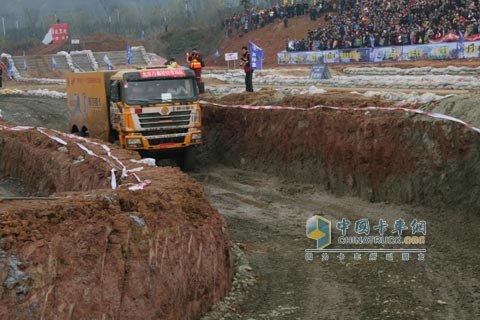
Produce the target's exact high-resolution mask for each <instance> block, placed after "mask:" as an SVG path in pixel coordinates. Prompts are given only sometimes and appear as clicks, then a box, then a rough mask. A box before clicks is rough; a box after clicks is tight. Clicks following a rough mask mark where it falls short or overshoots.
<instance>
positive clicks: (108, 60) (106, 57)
mask: <svg viewBox="0 0 480 320" xmlns="http://www.w3.org/2000/svg"><path fill="white" fill-rule="evenodd" d="M103 61H104V62H105V63H106V64H107V68H108V70H113V65H112V63H111V62H110V59H108V56H107V55H104V56H103Z"/></svg>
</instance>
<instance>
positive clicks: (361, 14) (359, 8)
mask: <svg viewBox="0 0 480 320" xmlns="http://www.w3.org/2000/svg"><path fill="white" fill-rule="evenodd" d="M310 10H315V12H316V14H315V16H317V17H318V14H317V13H320V12H323V13H324V16H323V19H325V21H327V22H328V23H327V25H326V26H325V27H321V28H318V29H316V30H311V31H309V32H308V35H306V37H305V38H304V39H301V40H295V41H289V43H288V44H287V51H315V50H332V49H348V48H361V47H378V46H395V45H412V44H425V43H429V42H430V41H432V40H438V39H441V38H442V37H443V36H444V35H445V34H446V33H448V32H453V33H455V34H461V35H462V36H463V37H467V36H470V35H474V34H478V33H480V26H479V19H480V4H479V0H324V1H318V4H317V6H316V7H311V8H310Z"/></svg>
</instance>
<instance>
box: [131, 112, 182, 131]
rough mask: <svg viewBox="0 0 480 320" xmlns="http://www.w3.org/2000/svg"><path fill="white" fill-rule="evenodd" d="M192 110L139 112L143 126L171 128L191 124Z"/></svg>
mask: <svg viewBox="0 0 480 320" xmlns="http://www.w3.org/2000/svg"><path fill="white" fill-rule="evenodd" d="M190 115H191V111H190V110H187V111H172V112H170V114H167V115H161V114H160V113H159V112H153V113H141V114H138V120H139V122H140V127H142V128H145V129H147V128H169V127H182V126H188V125H189V124H190Z"/></svg>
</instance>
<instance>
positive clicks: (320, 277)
mask: <svg viewBox="0 0 480 320" xmlns="http://www.w3.org/2000/svg"><path fill="white" fill-rule="evenodd" d="M336 95H337V96H336ZM337 98H338V93H337V94H335V93H331V94H330V95H327V96H326V98H324V99H326V101H325V103H330V104H332V103H335V101H336V100H337ZM263 99H265V96H264V95H262V94H261V93H258V92H257V93H255V94H253V95H246V94H238V95H230V96H227V97H225V98H224V99H222V102H223V103H225V104H229V103H252V104H255V103H258V104H261V103H264V101H263ZM290 99H291V101H292V103H293V102H295V104H298V103H299V100H303V101H304V103H305V102H306V103H307V104H308V103H309V102H308V101H309V100H310V101H312V102H313V101H314V102H315V103H316V102H317V101H316V99H318V97H317V98H314V97H306V98H297V100H295V99H296V98H290ZM260 100H262V101H260ZM265 102H267V101H265ZM341 102H342V105H347V106H363V105H369V104H375V105H378V104H382V103H383V104H384V105H385V106H388V105H391V102H384V101H383V102H382V101H379V100H378V99H371V98H370V99H367V98H358V99H357V100H355V99H354V100H352V101H349V100H348V99H342V100H341ZM64 104H65V101H64V100H63V99H52V98H25V97H12V96H0V109H1V110H2V115H3V116H4V118H5V119H7V120H9V121H12V122H16V123H18V124H24V125H35V126H38V125H41V126H46V127H54V128H58V129H62V130H63V129H64V127H63V125H64V124H65V123H66V119H65V116H64V110H65V106H64ZM38 106H41V108H42V110H43V111H41V112H40V113H38V109H37V108H38ZM45 112H47V113H48V114H49V116H48V117H43V115H44V114H45ZM205 114H206V115H205V118H204V125H205V130H206V145H205V146H204V147H203V148H202V149H201V150H199V155H200V156H199V166H197V169H196V171H194V172H192V173H190V175H191V176H192V177H193V178H195V179H196V180H197V181H199V182H200V183H201V184H202V185H203V186H204V188H205V191H206V194H207V197H208V199H209V200H210V202H211V204H212V205H213V206H214V207H215V208H217V209H218V210H219V212H220V213H221V214H222V215H223V216H224V217H225V218H226V220H227V224H228V230H229V233H230V239H231V240H232V242H233V243H234V244H235V245H237V246H238V248H240V250H236V252H237V256H236V257H237V274H236V276H235V280H234V284H233V285H234V289H233V290H232V292H231V294H230V296H229V297H227V298H226V299H225V300H224V301H223V302H222V303H220V304H218V305H217V306H215V307H214V310H213V311H212V312H211V313H210V314H209V315H207V316H206V317H205V319H222V318H223V319H285V320H290V319H475V318H478V317H480V278H479V275H480V267H479V266H480V254H479V253H478V250H476V248H477V247H478V246H479V244H480V241H479V240H478V228H479V227H480V215H479V214H478V213H479V212H478V210H477V209H476V208H478V203H475V202H474V203H469V207H470V208H473V209H472V210H464V209H458V208H461V207H462V206H461V205H462V198H461V197H458V193H460V194H461V193H463V194H470V193H472V194H476V193H475V192H477V191H475V190H478V187H479V185H478V180H476V179H477V178H478V176H477V172H476V171H471V170H473V169H470V168H469V167H468V166H471V165H474V161H475V158H474V157H473V156H470V153H469V150H478V143H477V142H475V141H478V140H475V139H478V136H475V135H474V134H472V133H471V132H469V131H468V130H467V129H463V128H462V129H459V128H458V127H456V126H449V125H447V126H446V129H445V127H443V126H440V127H438V128H437V127H436V126H439V125H438V124H436V123H437V122H435V124H432V125H431V126H432V127H434V128H437V129H435V130H436V131H435V130H432V131H428V130H427V131H422V130H424V129H423V128H424V127H425V126H429V124H428V123H433V122H431V121H430V120H425V121H420V124H415V123H417V122H415V121H416V120H415V119H412V120H410V119H409V120H405V118H408V117H405V116H404V115H390V114H389V115H388V116H387V119H389V122H388V123H382V122H381V120H380V119H381V118H382V116H381V115H376V116H375V117H373V120H372V119H370V120H368V119H367V120H365V119H363V120H361V121H360V122H359V124H358V132H356V133H355V131H356V129H355V127H353V126H350V124H348V121H347V122H346V125H345V132H346V133H350V135H356V136H357V138H358V140H350V141H348V145H352V144H353V145H355V143H357V144H358V143H360V142H361V141H362V140H364V141H367V142H368V141H370V142H371V143H370V142H368V143H367V142H366V143H365V145H364V146H368V145H371V146H373V145H375V144H376V143H378V139H373V140H372V139H371V138H372V136H371V135H373V136H375V135H377V134H379V131H375V130H376V129H375V128H376V127H375V125H374V123H375V122H376V123H377V124H378V126H379V127H380V128H381V127H384V128H385V129H386V132H388V128H389V127H388V125H389V124H390V125H392V124H398V123H403V125H404V126H406V128H411V127H409V126H413V127H412V128H415V130H418V134H414V135H410V134H409V131H408V130H405V131H402V130H399V131H398V137H401V136H402V134H403V135H405V136H406V137H407V138H406V139H405V140H401V139H400V140H391V139H388V135H387V134H386V133H383V136H384V140H383V143H386V144H388V143H391V144H393V143H398V141H404V142H405V143H407V142H408V141H409V139H412V138H414V139H415V141H414V143H413V144H412V146H413V145H416V146H417V148H416V149H415V148H414V149H412V150H415V152H420V151H419V150H424V149H426V150H427V149H429V148H425V147H423V144H422V143H423V141H422V135H421V134H420V133H422V134H423V135H425V136H426V137H427V138H428V139H427V140H428V141H429V143H430V145H431V146H434V147H435V146H442V148H440V149H439V150H436V152H437V151H438V158H435V159H436V160H437V161H438V163H437V164H438V166H437V167H435V170H433V171H435V172H434V174H432V173H431V172H424V171H422V173H418V172H417V173H415V174H413V176H418V175H420V176H422V175H423V174H425V175H427V176H428V177H427V178H429V179H434V180H433V181H437V180H435V179H437V178H438V179H440V176H441V174H442V171H445V172H448V173H449V176H448V177H447V178H449V177H450V175H455V171H454V170H453V169H451V168H450V167H449V163H451V162H449V161H450V159H451V158H452V154H451V151H452V150H457V152H458V150H459V149H462V148H459V145H468V148H466V151H465V152H466V155H465V154H458V155H454V156H453V158H454V160H455V159H456V162H455V165H458V166H459V167H461V163H462V159H464V160H465V164H464V166H465V168H464V170H463V171H460V172H462V174H466V173H468V172H472V174H471V176H472V177H473V180H472V181H471V183H470V184H467V183H466V184H464V185H462V184H461V182H459V181H457V182H456V185H455V186H452V190H451V191H452V192H454V193H455V196H457V198H456V199H457V200H456V201H457V204H458V208H457V209H456V208H455V204H454V203H450V204H447V203H440V205H438V206H435V204H434V203H432V201H426V200H425V199H426V198H427V197H428V196H429V195H428V193H426V195H425V189H422V187H419V186H420V185H422V183H425V181H427V180H421V181H423V182H421V183H420V182H419V183H418V184H412V190H410V189H409V190H410V191H411V192H410V191H409V192H410V193H408V194H410V195H411V194H413V195H416V197H413V198H408V197H406V198H404V199H403V198H395V197H393V198H389V197H388V194H396V191H397V190H396V189H395V186H396V185H395V184H394V183H393V184H391V185H389V186H388V187H389V188H390V189H389V190H390V192H386V193H385V194H382V193H381V192H379V190H382V187H385V185H384V184H382V183H383V182H385V181H381V180H382V179H380V180H379V179H372V174H371V170H373V169H375V168H376V169H382V170H384V171H382V175H385V176H386V177H389V176H390V177H392V176H393V177H400V176H401V175H408V174H411V173H412V172H415V171H411V170H413V169H414V168H412V167H410V166H409V165H408V164H407V163H405V162H406V160H407V159H410V160H412V161H416V160H418V159H417V158H418V157H421V155H419V154H416V155H414V156H416V157H417V158H402V157H400V159H397V160H395V159H396V158H398V157H396V156H398V155H397V154H395V152H398V150H397V149H395V148H391V149H388V148H384V149H381V150H382V151H381V152H380V151H378V150H380V149H372V150H366V152H365V153H366V154H368V152H373V151H375V152H374V153H375V157H373V158H368V157H366V158H362V159H361V161H360V159H359V160H358V161H359V162H357V161H356V160H355V161H350V162H348V161H347V162H346V163H350V165H345V166H343V167H342V170H343V171H342V172H344V173H345V172H347V171H348V170H353V172H356V173H357V175H351V177H350V178H349V176H348V175H347V174H346V175H345V176H344V177H342V178H339V176H336V175H335V174H333V173H332V174H333V175H332V176H330V177H328V174H326V173H325V172H323V173H321V174H318V176H317V173H315V172H314V171H309V170H311V168H312V166H313V165H318V166H323V164H324V163H327V161H331V162H330V164H335V163H337V164H338V165H339V166H341V165H342V163H341V162H342V161H343V160H345V158H344V157H339V156H338V155H341V154H342V152H343V151H342V150H340V151H339V149H338V148H331V149H330V151H329V152H331V153H330V154H332V158H330V159H329V158H323V159H321V161H318V162H317V163H311V162H309V161H308V152H307V153H306V152H304V151H299V150H300V149H301V148H304V147H308V145H309V144H308V143H306V144H297V146H298V149H296V148H294V147H293V145H289V144H287V146H288V148H284V149H282V148H277V147H276V145H278V144H281V143H282V140H281V139H290V140H294V141H298V137H295V136H292V135H291V133H289V131H288V130H287V131H285V130H282V128H289V129H292V128H296V129H299V128H300V129H305V125H306V124H305V123H303V124H299V123H298V122H294V123H293V124H289V122H288V120H289V119H291V116H289V115H287V114H284V115H281V114H276V115H275V116H272V115H271V114H270V115H269V114H265V113H256V114H255V113H248V114H247V113H245V112H244V113H240V112H236V111H229V112H228V113H227V112H224V111H222V110H220V111H218V110H217V109H215V108H211V107H206V112H205ZM235 114H239V115H241V116H239V117H238V118H236V116H235ZM317 116H318V119H329V118H328V117H330V116H331V114H327V115H325V114H320V115H317ZM351 116H352V117H355V116H356V115H351ZM42 117H43V118H42ZM272 117H273V118H272ZM246 119H249V120H251V121H252V122H253V123H255V124H259V123H263V124H264V126H263V127H260V126H257V131H256V132H255V133H252V132H253V131H255V130H254V128H252V127H253V126H252V127H248V126H246V125H245V124H248V121H247V120H246ZM312 119H313V118H309V120H310V121H311V123H314V122H312V121H313V120H312ZM330 119H336V120H337V121H346V120H345V119H346V118H341V117H337V118H330ZM405 121H406V122H405ZM410 121H411V122H410ZM341 123H342V122H339V125H340V126H341ZM372 123H373V124H372ZM302 126H303V127H302ZM325 128H326V129H329V128H330V129H333V128H334V126H330V127H329V126H326V127H325ZM369 128H370V129H369ZM372 128H373V129H372ZM335 130H338V128H337V129H335ZM457 130H459V131H457ZM281 132H283V136H278V135H277V136H275V135H273V136H265V135H267V134H273V133H276V134H278V133H281ZM402 132H403V133H402ZM445 132H451V133H452V135H453V136H454V138H453V140H455V141H456V143H451V141H450V140H451V137H450V138H449V137H448V134H445ZM335 134H338V132H332V133H330V135H329V134H328V133H327V134H326V135H327V136H330V137H331V139H334V138H333V137H334V136H335ZM439 134H440V136H441V139H436V138H435V137H436V136H438V135H439ZM245 135H246V136H245ZM262 135H263V136H262ZM365 137H367V138H368V139H365ZM385 137H386V138H385ZM444 137H445V139H446V140H445V141H450V142H448V143H446V142H442V141H443V139H444ZM279 138H280V140H279ZM369 139H370V140H369ZM462 139H463V140H462ZM257 141H260V142H257ZM322 141H323V143H324V145H330V146H335V145H337V144H338V143H339V141H335V140H328V139H327V140H322ZM439 141H440V142H439ZM459 141H460V142H462V141H463V142H462V143H460V144H459ZM208 143H210V145H208ZM273 146H275V147H273ZM340 149H341V148H340ZM282 150H283V151H282ZM385 150H386V151H385ZM405 150H407V149H405ZM408 150H410V149H408ZM377 151H378V152H377ZM282 152H283V154H282ZM317 152H320V153H319V154H321V155H322V156H323V155H324V154H323V153H322V150H317ZM384 152H388V154H389V158H386V159H387V160H382V159H384V157H383V155H385V154H384ZM460 153H461V152H460ZM425 154H430V153H429V152H426V153H425ZM425 154H424V155H425ZM446 155H448V157H447V158H444V156H446ZM306 156H307V157H306ZM311 156H312V155H310V157H311ZM350 157H352V155H350ZM347 159H348V157H347ZM351 159H355V157H354V156H353V158H351ZM415 159H416V160H415ZM390 160H392V161H394V163H395V164H396V166H395V168H396V169H393V170H392V169H391V168H390V169H389V167H388V166H387V165H386V163H387V162H388V161H390ZM289 162H290V163H291V164H292V166H289V165H288V163H289ZM366 163H367V164H372V163H376V164H378V166H373V165H372V166H365V164H366ZM402 163H403V164H404V165H402ZM415 163H417V162H415ZM398 166H399V167H398ZM292 167H293V170H289V168H292ZM477 167H480V164H479V163H477ZM398 168H400V169H398ZM455 168H457V167H455ZM407 169H408V170H407ZM389 170H390V171H389ZM452 170H453V171H452ZM469 170H470V171H469ZM319 171H320V170H319ZM308 172H312V174H311V175H310V176H309V175H308ZM331 172H335V171H334V170H333V169H332V171H331ZM362 172H366V173H367V174H366V175H365V176H363V175H362ZM432 177H433V178H432ZM317 178H318V179H317ZM467 178H468V177H467V176H462V179H467ZM449 179H450V180H448V179H447V181H453V180H451V179H453V178H449ZM326 181H327V182H326ZM372 181H374V182H377V183H380V182H381V184H379V185H376V184H371V183H372ZM439 181H440V180H439ZM341 186H343V187H341ZM432 186H434V187H435V188H436V189H435V190H439V191H438V192H440V191H441V192H443V193H445V192H447V191H445V190H444V189H442V188H441V187H438V186H437V185H436V184H432ZM402 188H403V189H402ZM402 188H399V189H398V190H399V191H402V190H403V191H404V190H405V188H404V187H402ZM415 188H418V189H419V190H416V189H415ZM12 189H13V190H15V188H12ZM369 190H373V191H375V190H377V193H374V194H375V197H372V196H371V195H372V191H369ZM403 191H402V192H403ZM9 192H12V191H11V190H10V191H9ZM420 193H421V194H420ZM443 193H442V196H438V195H437V196H438V198H435V199H439V200H438V202H441V201H445V198H446V196H445V195H444V194H443ZM352 195H355V196H352ZM422 195H423V198H422ZM447 196H448V193H447ZM467 198H468V197H467ZM402 199H403V200H405V201H404V203H405V202H408V203H412V204H413V205H406V204H402ZM468 199H469V200H468V201H472V199H471V198H468ZM477 199H478V198H477ZM422 203H424V204H427V205H428V206H426V205H422ZM313 214H321V215H323V216H324V217H325V218H327V219H329V220H331V221H332V223H336V222H338V221H340V220H342V218H345V219H349V220H351V221H355V220H357V219H362V218H367V219H369V221H370V222H371V223H372V224H373V223H377V222H378V220H379V219H385V220H386V221H387V222H388V223H389V225H390V226H392V225H393V223H394V220H396V219H400V218H403V219H404V220H405V221H407V222H408V223H409V222H410V221H412V220H413V219H417V220H423V221H426V222H427V234H426V245H424V246H421V247H422V248H426V249H427V252H426V255H425V261H419V260H418V256H417V255H412V256H411V257H410V260H409V261H402V260H401V258H400V256H399V255H395V256H394V261H387V260H386V257H385V256H383V255H379V256H378V257H377V259H376V260H375V261H373V260H372V261H370V257H369V256H368V257H367V256H366V255H364V256H363V258H362V260H361V261H355V260H354V259H353V257H352V255H351V254H346V255H345V257H344V258H343V259H342V256H341V255H339V254H334V255H331V256H330V259H329V261H322V256H321V255H320V254H315V255H314V258H313V261H306V260H305V249H308V248H315V241H313V240H310V239H307V238H306V236H305V223H306V220H307V219H308V218H309V217H311V216H312V215H313ZM332 232H333V235H332V240H333V239H336V238H337V237H338V236H339V231H337V230H336V229H335V227H333V228H332ZM333 247H334V248H339V247H341V246H340V245H338V243H337V244H336V245H335V244H334V245H333Z"/></svg>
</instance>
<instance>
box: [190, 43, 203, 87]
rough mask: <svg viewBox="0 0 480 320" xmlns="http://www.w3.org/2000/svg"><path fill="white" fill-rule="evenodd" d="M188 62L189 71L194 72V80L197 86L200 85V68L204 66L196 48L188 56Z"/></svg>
mask: <svg viewBox="0 0 480 320" xmlns="http://www.w3.org/2000/svg"><path fill="white" fill-rule="evenodd" d="M188 61H189V62H190V69H192V70H193V72H195V80H196V81H197V85H200V82H202V68H203V66H204V62H203V58H202V55H201V54H200V52H198V50H197V48H193V49H192V53H190V55H188Z"/></svg>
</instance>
